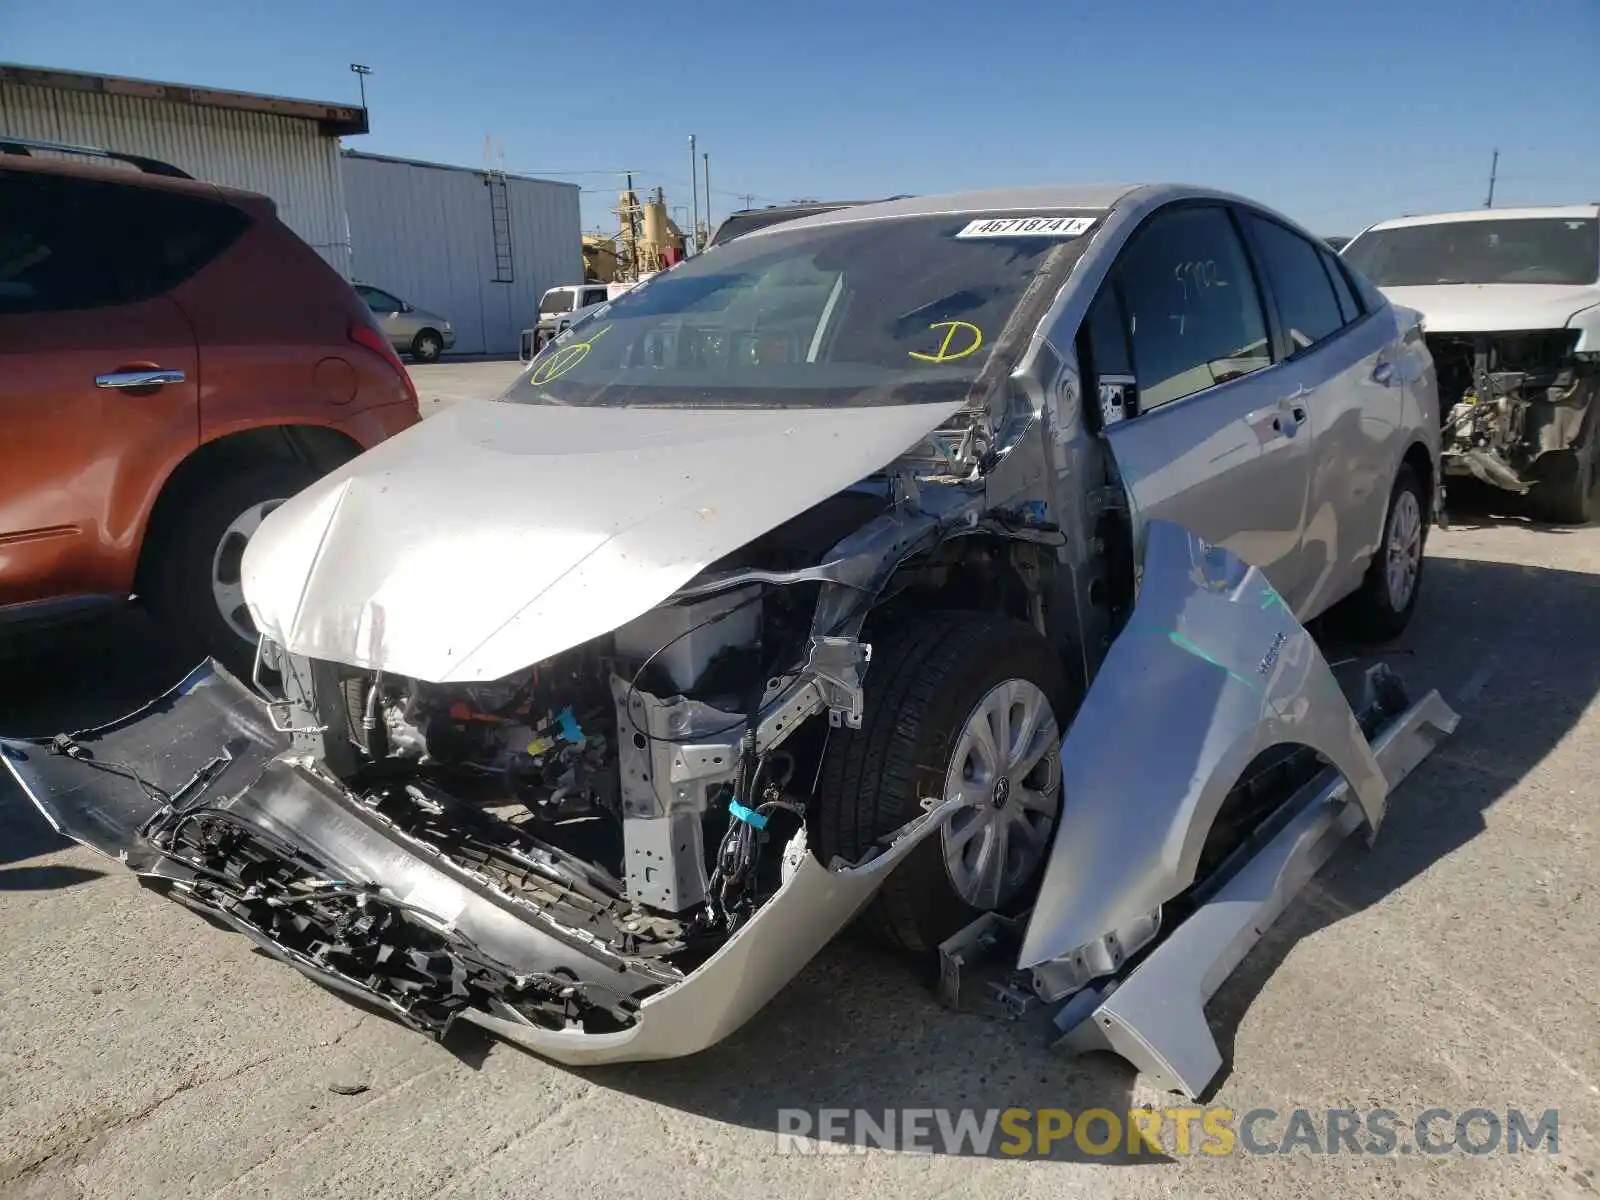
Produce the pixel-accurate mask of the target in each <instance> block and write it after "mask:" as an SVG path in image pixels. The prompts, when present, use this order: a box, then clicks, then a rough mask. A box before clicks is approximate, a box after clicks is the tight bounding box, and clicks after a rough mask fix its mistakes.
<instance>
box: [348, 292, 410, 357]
mask: <svg viewBox="0 0 1600 1200" xmlns="http://www.w3.org/2000/svg"><path fill="white" fill-rule="evenodd" d="M356 294H357V295H359V296H360V297H361V298H362V299H363V300H365V301H366V302H367V307H368V308H370V309H371V310H372V315H373V316H374V317H376V318H377V319H378V328H379V329H381V330H382V331H383V336H384V337H386V338H388V339H389V343H390V345H392V346H394V347H395V349H397V350H406V349H410V347H411V339H412V338H414V337H415V336H416V335H417V331H416V329H414V328H412V326H413V325H414V324H415V322H413V321H408V320H407V319H406V313H405V312H404V309H405V306H404V305H403V304H401V303H400V298H399V297H398V296H392V295H390V294H389V293H388V292H386V291H383V290H382V289H381V288H375V287H366V286H362V287H358V288H357V289H356Z"/></svg>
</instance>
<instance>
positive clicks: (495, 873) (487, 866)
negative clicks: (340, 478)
mask: <svg viewBox="0 0 1600 1200" xmlns="http://www.w3.org/2000/svg"><path fill="white" fill-rule="evenodd" d="M879 506H880V507H881V501H880V502H879ZM816 593H817V587H816V585H815V584H814V583H806V582H801V583H800V584H797V585H794V586H787V587H783V586H773V585H767V584H761V583H752V584H746V585H744V586H740V587H734V588H731V589H729V590H725V591H718V592H716V593H714V594H711V595H707V596H704V597H700V598H690V599H687V600H685V601H683V602H682V603H679V604H674V605H667V606H663V607H660V608H657V609H653V610H651V611H649V612H647V613H645V614H644V615H643V616H641V617H639V618H638V619H636V620H635V621H633V622H630V623H629V624H627V625H625V626H624V627H622V628H620V629H618V630H617V631H616V632H615V633H613V634H610V635H606V636H604V637H602V638H599V639H596V640H594V641H591V642H588V643H585V644H583V645H580V646H577V647H574V648H572V649H571V650H568V651H565V652H563V653H561V654H558V655H556V656H555V657H553V658H551V659H549V660H547V661H545V662H543V663H540V664H538V665H536V666H533V667H530V668H528V669H527V670H525V671H522V672H519V673H517V674H516V675H513V676H511V677H510V678H507V679H504V680H499V681H496V682H493V683H486V684H469V685H453V686H446V685H436V684H429V683H421V682H417V681H414V680H409V679H404V678H398V677H394V676H388V675H384V674H383V673H381V672H372V671H364V670H360V669H357V668H351V667H347V666H342V665H339V664H335V663H328V662H323V661H312V660H307V659H303V658H298V657H295V656H291V655H287V654H283V653H281V652H280V651H279V650H278V648H277V647H275V646H272V645H270V644H266V645H264V647H263V654H262V659H261V661H260V662H259V663H258V681H259V682H260V683H262V684H264V685H265V686H266V688H267V689H268V690H269V694H272V693H276V694H277V695H280V696H281V697H282V699H281V700H279V701H276V702H274V704H273V706H272V713H273V720H274V724H275V725H276V726H277V728H278V731H279V732H280V733H284V734H287V735H288V737H289V738H290V740H291V742H292V744H293V747H294V748H295V749H297V750H303V751H305V752H306V753H307V757H306V759H305V760H304V764H303V766H302V767H301V770H303V771H304V772H306V773H307V774H308V776H311V777H314V781H315V784H316V786H318V787H320V788H322V789H323V790H326V791H329V792H332V791H335V790H337V791H341V792H343V793H344V796H345V798H346V801H345V802H346V803H350V802H353V803H354V804H356V805H359V806H360V807H361V808H362V809H363V810H364V811H363V816H364V817H366V818H367V819H368V820H372V821H377V822H381V823H382V824H383V825H384V826H385V827H386V829H387V830H388V831H390V832H391V833H393V834H396V835H399V836H401V837H403V838H405V839H406V840H407V841H408V842H410V843H415V844H418V845H420V846H423V847H426V848H427V849H428V850H429V851H430V852H431V853H432V854H434V855H437V856H439V858H440V859H441V860H442V862H443V863H445V864H447V865H448V869H450V870H451V871H452V872H459V873H462V874H464V875H466V876H468V877H469V878H470V879H471V880H472V881H473V882H474V883H476V884H478V885H479V886H481V887H483V888H486V889H488V890H489V891H490V892H492V893H493V895H494V896H495V898H496V899H497V900H498V901H500V902H503V903H509V904H510V905H511V906H513V907H514V908H515V910H516V911H517V912H518V913H519V914H521V915H522V916H523V917H524V919H533V920H535V921H537V922H539V923H543V924H547V925H548V926H549V927H550V929H551V930H552V932H553V933H555V934H556V935H557V936H562V937H568V936H573V937H577V938H580V939H581V940H582V942H583V943H584V944H586V945H587V946H590V947H593V948H596V949H600V950H602V951H603V953H604V954H605V956H606V957H608V958H612V959H614V960H615V962H616V964H617V966H616V968H615V970H616V974H617V976H618V977H617V978H611V977H610V976H611V974H612V972H611V970H609V969H599V970H596V971H594V972H591V973H590V975H591V978H588V979H583V978H573V979H566V980H548V979H546V980H543V981H542V983H540V984H539V986H537V987H535V988H534V990H533V991H532V992H528V991H526V990H525V989H521V990H518V991H517V992H516V997H515V999H510V998H508V995H509V994H507V993H505V988H504V983H503V981H501V982H500V983H499V984H497V985H496V986H494V987H489V988H488V991H487V994H489V995H492V996H495V997H497V998H500V999H504V1000H505V1001H506V1002H507V1003H510V1004H511V1005H512V1006H513V1007H514V1008H515V1009H516V1011H517V1012H518V1013H520V1014H521V1015H522V1016H524V1017H527V1018H529V1019H532V1020H535V1021H539V1022H542V1023H544V1024H547V1025H548V1026H550V1027H552V1028H562V1027H565V1026H566V1025H567V1024H569V1023H574V1022H578V1021H581V1022H582V1023H583V1025H584V1027H585V1028H586V1029H588V1030H590V1031H591V1032H593V1031H595V1030H596V1029H599V1030H604V1029H607V1028H616V1027H618V1026H619V1025H621V1024H626V1023H627V1019H628V1013H629V1012H630V1011H631V1009H630V1006H636V1005H637V1003H638V1001H639V1000H641V999H642V998H643V997H644V996H646V995H648V994H649V993H650V992H651V991H652V990H654V989H655V988H657V987H659V986H661V985H663V984H668V983H671V982H674V981H676V980H679V979H681V978H682V977H683V975H684V973H685V972H687V971H689V970H691V969H693V967H694V966H695V965H697V964H698V963H700V962H703V961H704V960H705V958H706V957H707V956H708V955H709V954H711V953H712V952H714V951H715V950H716V949H717V948H718V947H719V946H720V945H721V944H722V943H723V942H724V941H726V939H727V938H728V936H729V935H731V934H732V933H733V932H735V931H736V930H737V929H739V928H740V926H741V925H742V924H743V923H744V922H746V921H747V920H748V919H749V918H750V916H751V915H752V914H753V913H754V911H755V909H756V908H757V907H758V906H759V904H760V903H761V902H762V901H763V900H764V899H766V898H767V897H769V896H770V895H771V894H772V893H773V892H774V891H776V890H777V887H778V886H779V883H780V867H781V861H780V855H779V853H778V852H777V851H780V850H782V849H783V848H784V847H785V846H786V845H787V844H788V843H789V842H790V841H791V840H793V839H795V838H796V836H797V835H801V841H802V842H803V830H804V826H805V818H806V803H805V801H806V794H807V793H808V792H809V787H810V783H811V781H810V780H809V779H807V780H806V781H805V783H804V785H803V786H804V787H805V788H806V789H807V792H806V793H801V794H798V795H797V794H795V793H793V792H791V790H790V789H791V784H792V783H795V782H796V779H795V776H796V767H797V762H799V761H802V760H803V761H804V762H805V764H806V765H807V767H808V769H809V770H811V771H812V772H813V774H814V773H815V769H816V763H817V755H818V751H819V750H820V738H819V736H818V735H819V733H825V731H826V726H822V727H820V728H818V729H811V728H807V729H806V730H805V736H799V737H794V738H793V742H794V745H793V746H791V745H790V744H789V743H790V739H791V735H795V734H799V733H801V731H802V727H803V726H805V725H806V718H807V717H809V716H812V715H814V714H815V713H816V712H818V711H820V710H821V708H822V707H823V701H822V696H821V692H820V691H819V690H818V689H817V688H815V687H806V686H801V687H796V686H795V685H796V682H797V680H798V679H799V677H800V676H801V675H802V674H807V675H808V676H809V674H810V672H809V671H808V669H807V664H808V653H809V656H810V660H811V662H812V664H813V667H812V669H813V670H815V669H816V668H817V667H819V666H820V669H821V670H823V671H827V670H828V666H827V663H828V659H829V653H830V651H831V650H833V649H834V647H831V646H829V645H828V644H827V643H826V642H823V641H821V640H820V639H819V644H813V643H812V642H811V640H810V628H811V623H812V617H813V612H814V610H815V607H816ZM839 642H840V647H841V648H846V639H839ZM848 649H850V650H851V651H852V652H853V651H854V650H855V649H856V648H855V646H854V643H853V642H850V643H849V645H848ZM854 703H855V704H856V705H859V703H860V701H859V696H857V698H856V700H855V701H854ZM856 715H857V718H859V712H857V714H856ZM849 716H850V713H849V708H848V702H847V705H846V708H845V710H844V711H843V712H842V713H841V718H848V717H849ZM176 832H177V833H178V834H181V835H183V837H184V838H185V839H186V842H187V846H188V850H189V851H190V852H191V853H192V854H193V855H195V856H196V858H195V861H196V862H197V863H198V864H200V865H203V867H204V868H205V870H206V871H208V872H215V873H219V874H221V875H225V876H228V877H229V878H233V879H242V878H245V877H249V878H250V879H251V880H252V881H253V882H254V883H255V885H256V886H258V887H267V886H268V885H267V883H266V879H267V878H268V877H270V878H272V879H273V880H274V883H273V884H272V885H271V888H272V889H273V890H276V889H283V890H286V891H288V892H290V893H293V894H295V895H297V896H299V895H301V894H304V895H305V899H303V900H297V901H296V903H295V904H294V905H293V906H292V908H293V911H294V912H295V917H296V920H298V921H300V922H303V923H305V925H306V930H304V931H302V932H299V933H297V934H296V936H298V937H301V938H304V937H310V936H313V934H314V936H315V937H316V938H318V939H320V940H321V942H322V943H323V944H324V945H329V944H333V943H336V942H339V941H340V939H341V937H343V934H344V933H346V932H348V931H349V930H350V929H352V928H358V929H359V930H360V931H361V933H362V934H363V941H364V942H365V950H364V952H363V953H364V958H363V959H362V962H361V964H360V965H361V967H362V974H363V975H364V977H365V978H367V979H369V980H371V979H373V978H375V977H377V976H380V975H383V974H384V972H381V971H378V970H377V969H376V967H377V963H376V962H375V961H372V960H373V956H374V954H375V951H374V950H373V935H380V936H378V937H377V939H376V940H377V942H378V943H379V944H383V945H384V946H385V947H386V949H385V950H384V952H383V953H382V954H381V955H380V957H381V958H382V962H383V963H384V964H386V965H387V966H388V967H392V968H393V970H394V973H393V974H392V975H389V976H388V977H387V983H386V986H387V987H388V988H389V989H390V990H391V992H392V994H393V995H394V996H395V998H396V999H397V1000H399V999H401V998H402V997H410V996H411V995H412V989H413V988H414V987H416V988H421V989H422V991H421V992H419V993H417V996H418V998H419V999H420V998H421V997H424V996H425V997H426V1003H412V1002H411V1001H410V1000H407V1001H406V1002H405V1003H406V1007H407V1011H408V1012H409V1013H410V1014H411V1016H412V1017H413V1018H415V1019H419V1020H421V1021H422V1022H423V1023H424V1024H427V1023H430V1022H431V1020H432V1018H431V1017H430V1016H429V1014H430V1013H435V1012H436V1013H438V1014H440V1015H442V1014H444V1013H446V1012H447V1011H448V1006H447V1005H446V1007H445V1008H439V1007H438V1006H439V1005H441V1004H445V1003H446V997H445V996H443V995H440V994H436V993H437V992H438V991H439V988H440V987H441V986H442V981H443V980H449V981H450V985H449V990H450V991H451V994H460V993H461V992H462V991H463V990H466V991H471V990H473V989H474V987H476V988H477V989H478V990H480V991H482V990H483V985H482V984H481V982H480V983H479V984H474V983H473V982H472V979H473V978H474V971H473V969H472V968H471V967H470V966H467V967H463V966H462V963H469V964H470V963H471V962H472V959H471V957H470V956H467V957H465V958H462V957H461V956H459V955H454V956H453V958H454V965H453V967H452V969H451V970H450V971H448V972H445V973H443V974H442V975H440V976H437V977H435V978H434V979H433V983H432V984H431V985H430V984H424V983H422V982H421V979H422V977H423V976H426V975H427V972H426V971H422V972H420V973H419V974H418V978H417V980H415V981H413V980H412V979H411V978H410V973H411V972H412V971H413V969H414V967H415V965H416V963H417V962H418V961H419V960H420V959H425V958H427V957H428V956H429V955H430V954H437V953H443V952H446V948H445V947H443V946H441V945H439V944H438V942H437V935H434V934H427V933H419V932H417V931H416V930H415V929H414V922H412V921H411V920H409V919H408V918H407V914H406V912H405V911H404V910H403V909H396V908H394V907H393V906H392V905H386V904H384V903H383V902H379V901H376V900H375V899H374V898H372V897H370V896H360V895H356V894H353V893H351V892H349V891H347V890H343V889H338V888H335V889H332V890H328V889H327V888H326V887H322V886H321V885H316V886H313V883H312V882H311V881H312V880H313V877H315V876H317V875H318V874H319V872H322V871H323V866H322V865H320V864H311V863H304V862H301V861H299V860H298V859H296V858H293V857H291V856H289V855H287V854H283V853H280V854H279V855H278V856H277V862H276V864H275V865H274V866H272V867H271V868H270V869H267V875H266V876H263V874H262V871H263V870H264V869H266V868H265V863H266V861H267V860H266V859H264V858H263V857H262V853H261V852H262V851H263V850H267V851H270V849H271V848H270V847H266V846H262V845H261V844H260V843H259V841H258V840H252V839H253V836H254V835H246V834H243V833H241V832H240V831H239V830H238V828H237V825H236V823H235V824H234V825H232V826H230V825H228V824H227V823H226V822H224V823H223V825H222V826H221V827H218V828H213V827H212V826H211V824H209V823H208V821H207V819H205V818H200V819H197V820H196V821H194V822H192V823H185V824H184V826H183V827H181V828H180V829H178V830H177V831H176ZM764 847H767V848H769V849H768V850H767V852H766V853H763V849H764ZM308 888H310V889H311V890H310V892H307V889H308ZM319 888H320V890H319ZM356 904H359V905H360V906H361V907H359V908H356V907H353V905H356ZM386 933H391V934H392V935H393V937H392V941H387V942H386V941H385V937H384V936H381V935H385V934H386ZM343 941H344V942H346V943H350V942H351V939H349V938H348V937H344V938H343ZM463 972H464V973H465V977H463ZM524 982H531V981H530V980H528V979H527V978H524ZM430 1005H431V1006H433V1007H431V1008H430Z"/></svg>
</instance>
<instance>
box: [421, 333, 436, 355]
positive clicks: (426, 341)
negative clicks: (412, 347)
mask: <svg viewBox="0 0 1600 1200" xmlns="http://www.w3.org/2000/svg"><path fill="white" fill-rule="evenodd" d="M417 349H418V350H419V351H421V354H422V357H423V358H432V357H433V356H434V355H435V354H437V353H438V352H439V343H438V342H437V341H435V340H434V339H433V338H431V337H425V338H419V339H417Z"/></svg>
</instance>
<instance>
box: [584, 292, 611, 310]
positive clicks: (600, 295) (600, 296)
mask: <svg viewBox="0 0 1600 1200" xmlns="http://www.w3.org/2000/svg"><path fill="white" fill-rule="evenodd" d="M605 302H606V290H605V288H590V289H589V290H588V291H587V292H585V293H584V294H583V306H584V307H585V308H587V307H589V305H591V304H604V303H605Z"/></svg>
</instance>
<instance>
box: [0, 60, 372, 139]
mask: <svg viewBox="0 0 1600 1200" xmlns="http://www.w3.org/2000/svg"><path fill="white" fill-rule="evenodd" d="M0 83H15V84H19V85H26V86H28V87H42V88H53V89H57V90H60V91H69V92H86V93H90V94H101V95H108V96H132V97H135V98H137V99H142V100H164V101H167V102H168V103H172V104H187V105H195V106H197V107H200V108H220V109H231V110H235V111H238V112H256V113H270V114H272V115H274V116H280V117H293V118H295V119H297V120H302V121H311V122H313V123H315V124H316V126H317V128H318V131H319V132H320V133H322V134H323V136H325V137H339V136H341V135H343V134H350V133H366V132H368V127H367V110H366V109H365V108H362V107H361V106H360V105H357V104H334V103H332V102H331V101H327V100H297V99H295V98H294V97H292V96H266V95H262V94H261V93H259V92H231V91H225V90H223V89H221V88H204V87H194V86H192V85H190V84H187V83H163V82H162V81H160V80H158V79H134V78H132V77H130V76H126V75H90V74H87V73H85V72H83V71H62V70H57V69H56V68H54V67H29V66H24V65H23V64H21V63H0Z"/></svg>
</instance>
